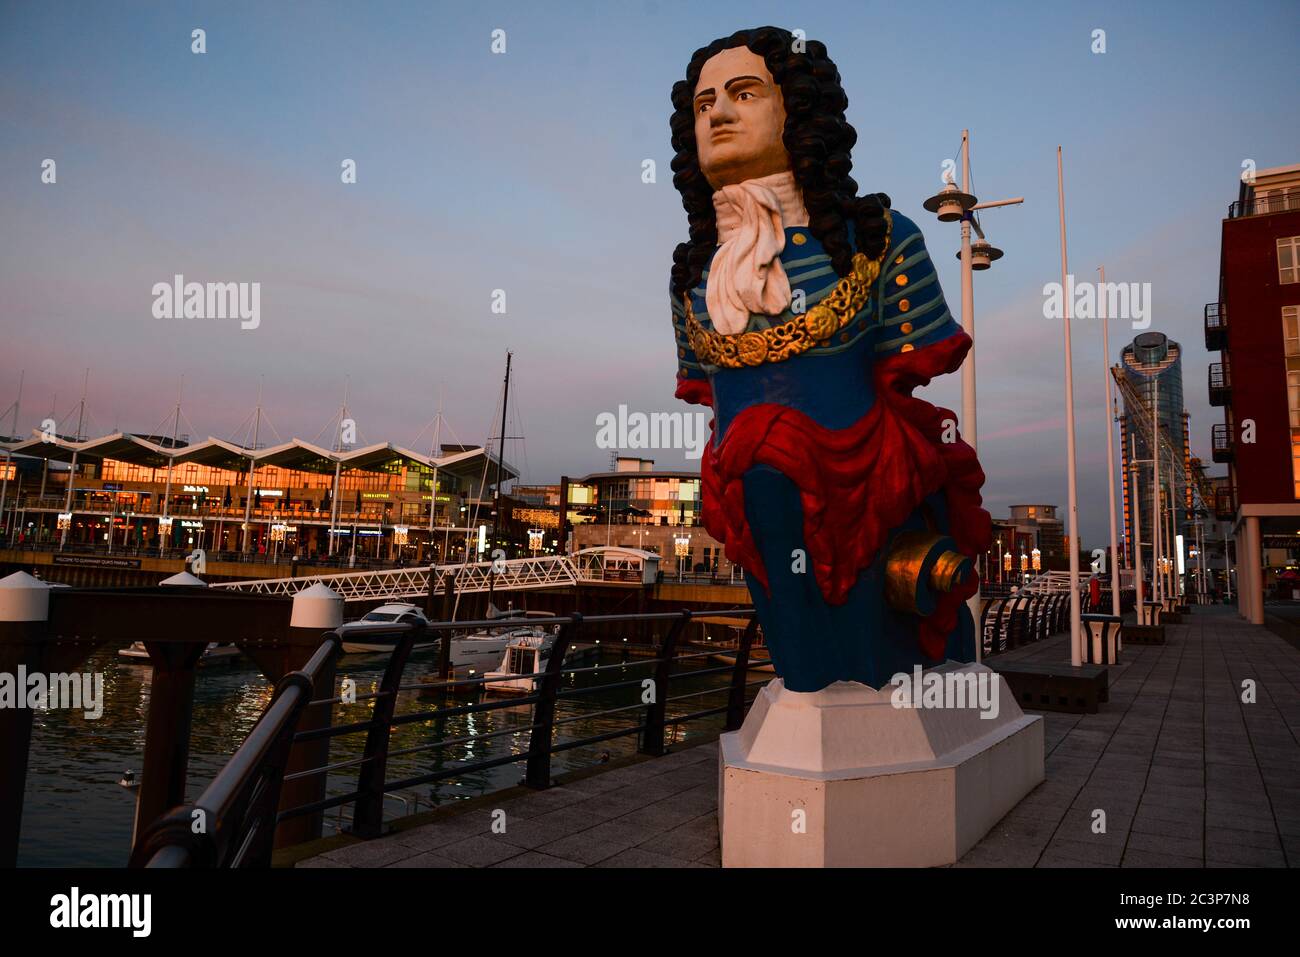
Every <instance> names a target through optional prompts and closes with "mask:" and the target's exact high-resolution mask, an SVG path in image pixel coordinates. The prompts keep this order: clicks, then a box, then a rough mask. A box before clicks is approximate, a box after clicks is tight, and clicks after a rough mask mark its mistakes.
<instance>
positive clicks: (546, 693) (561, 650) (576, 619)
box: [524, 611, 582, 790]
mask: <svg viewBox="0 0 1300 957" xmlns="http://www.w3.org/2000/svg"><path fill="white" fill-rule="evenodd" d="M570 618H571V622H570V624H567V625H561V626H560V633H559V634H558V635H556V636H555V644H553V645H552V646H551V657H550V658H549V659H548V660H547V662H546V670H545V671H544V672H542V677H541V679H540V680H539V681H538V682H537V697H538V701H537V704H536V706H535V707H534V709H533V733H532V736H531V737H530V738H529V739H528V766H527V770H525V772H524V784H525V785H527V786H528V787H530V788H537V789H539V790H541V789H544V788H549V787H550V786H551V744H552V741H551V736H552V734H554V732H555V698H556V696H557V695H558V694H559V693H560V676H561V674H562V673H563V671H564V656H565V655H566V654H567V653H568V651H569V645H570V644H572V643H573V637H574V635H576V634H577V633H578V630H579V629H580V628H581V627H582V615H581V614H580V613H579V612H576V611H575V612H574V613H573V614H572V615H571V616H570Z"/></svg>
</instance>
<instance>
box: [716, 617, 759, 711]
mask: <svg viewBox="0 0 1300 957" xmlns="http://www.w3.org/2000/svg"><path fill="white" fill-rule="evenodd" d="M757 630H758V617H757V615H755V616H754V617H752V618H750V619H749V624H748V625H746V626H745V630H744V631H743V632H742V633H741V635H740V643H739V647H737V648H736V669H735V670H734V671H733V672H732V673H731V693H730V695H729V696H728V697H727V723H726V725H725V726H723V729H722V730H724V731H735V730H736V729H737V728H739V727H740V726H741V725H742V724H744V723H745V684H746V682H745V679H746V678H748V677H749V649H750V648H752V647H753V645H754V632H756V631H757Z"/></svg>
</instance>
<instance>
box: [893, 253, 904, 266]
mask: <svg viewBox="0 0 1300 957" xmlns="http://www.w3.org/2000/svg"><path fill="white" fill-rule="evenodd" d="M902 261H903V254H902V253H899V254H898V258H897V259H895V260H894V263H895V265H897V264H898V263H901V262H902Z"/></svg>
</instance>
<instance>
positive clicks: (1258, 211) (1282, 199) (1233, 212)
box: [1228, 189, 1300, 219]
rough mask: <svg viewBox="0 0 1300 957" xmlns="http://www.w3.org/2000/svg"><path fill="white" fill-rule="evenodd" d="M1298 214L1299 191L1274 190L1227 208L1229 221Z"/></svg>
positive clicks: (1299, 208)
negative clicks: (1271, 215)
mask: <svg viewBox="0 0 1300 957" xmlns="http://www.w3.org/2000/svg"><path fill="white" fill-rule="evenodd" d="M1294 212H1300V190H1297V189H1288V190H1285V191H1281V190H1275V191H1273V192H1271V193H1268V194H1267V195H1265V196H1256V197H1255V198H1253V199H1248V200H1246V201H1245V202H1244V203H1243V202H1236V203H1233V204H1232V205H1231V206H1229V207H1228V218H1229V219H1241V218H1242V217H1243V216H1268V215H1269V214H1271V213H1294Z"/></svg>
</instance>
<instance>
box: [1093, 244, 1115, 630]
mask: <svg viewBox="0 0 1300 957" xmlns="http://www.w3.org/2000/svg"><path fill="white" fill-rule="evenodd" d="M1097 268H1098V271H1100V273H1101V288H1100V289H1098V290H1097V302H1098V305H1100V306H1101V348H1102V352H1104V353H1105V355H1103V356H1102V358H1103V359H1104V360H1105V361H1104V362H1103V363H1102V370H1103V371H1104V372H1105V374H1106V490H1107V491H1108V492H1109V493H1110V566H1111V567H1110V613H1111V614H1112V615H1115V616H1117V617H1118V616H1119V526H1118V523H1117V522H1116V519H1115V415H1114V413H1113V412H1112V411H1111V398H1110V322H1109V318H1110V317H1109V316H1107V315H1106V267H1105V266H1099V267H1097Z"/></svg>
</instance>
